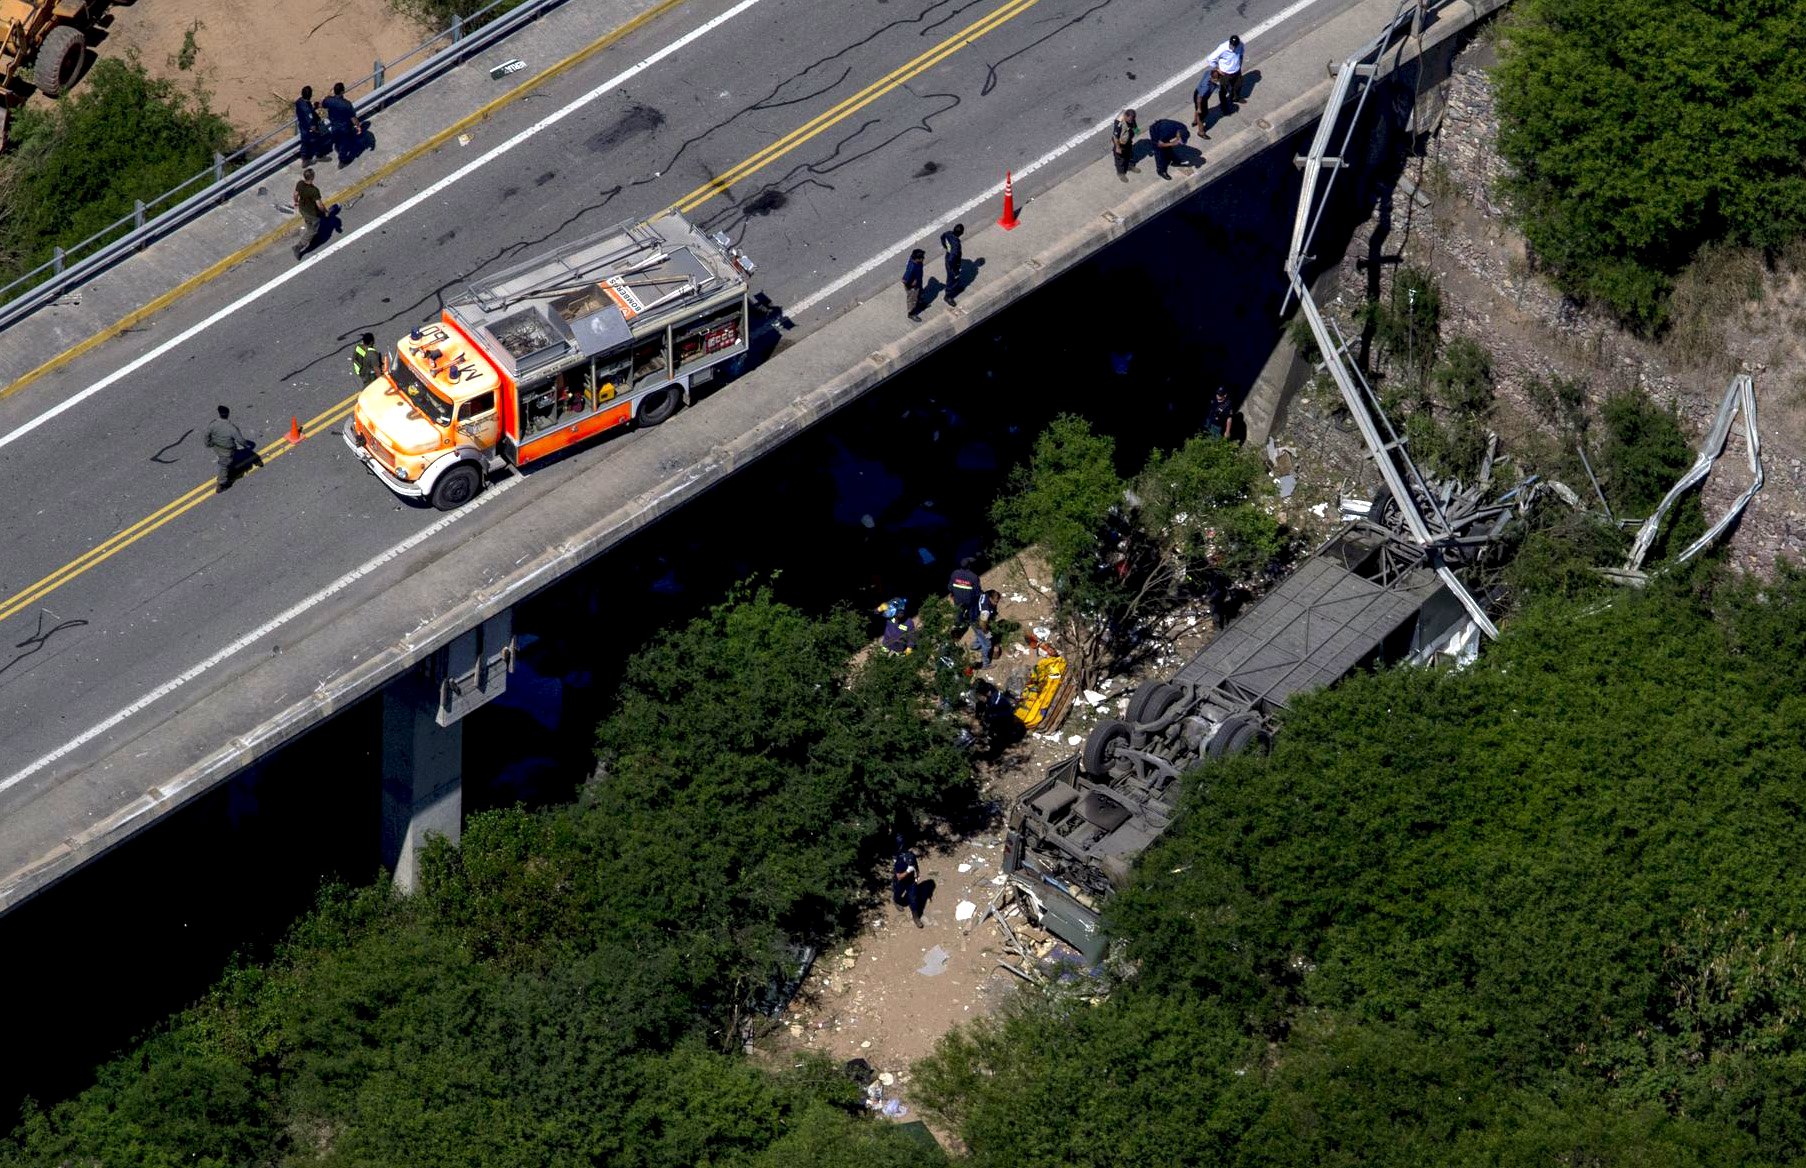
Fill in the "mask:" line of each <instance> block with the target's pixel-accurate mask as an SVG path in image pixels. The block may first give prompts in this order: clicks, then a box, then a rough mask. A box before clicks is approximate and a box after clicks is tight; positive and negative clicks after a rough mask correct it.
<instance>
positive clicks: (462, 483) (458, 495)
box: [433, 462, 483, 511]
mask: <svg viewBox="0 0 1806 1168" xmlns="http://www.w3.org/2000/svg"><path fill="white" fill-rule="evenodd" d="M482 487H483V474H482V472H481V471H479V470H478V469H477V468H476V467H474V466H472V465H470V464H469V463H468V462H466V463H463V464H461V465H459V466H454V467H452V468H451V469H450V470H448V471H446V472H445V473H444V474H442V475H440V476H439V481H438V482H436V483H434V484H433V506H435V507H437V508H438V509H439V510H441V511H456V510H457V509H458V508H460V507H462V506H464V504H466V503H468V502H470V500H471V499H472V498H473V497H475V495H476V493H477V492H478V491H479V490H481V489H482Z"/></svg>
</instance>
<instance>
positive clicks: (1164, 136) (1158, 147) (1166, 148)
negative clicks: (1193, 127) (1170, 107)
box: [1148, 118, 1191, 180]
mask: <svg viewBox="0 0 1806 1168" xmlns="http://www.w3.org/2000/svg"><path fill="white" fill-rule="evenodd" d="M1148 137H1149V138H1151V139H1152V140H1153V142H1154V173H1155V174H1157V175H1159V176H1160V177H1161V178H1164V179H1169V180H1170V179H1171V178H1172V177H1173V176H1172V175H1170V174H1168V173H1167V168H1168V167H1170V166H1173V165H1175V164H1177V165H1179V166H1184V167H1189V166H1190V165H1191V163H1189V162H1179V161H1178V156H1177V155H1176V154H1175V153H1174V151H1176V150H1178V149H1179V147H1181V146H1183V145H1185V143H1186V142H1187V141H1189V140H1190V139H1191V131H1190V130H1187V129H1186V128H1185V126H1184V124H1183V123H1181V122H1175V121H1173V119H1171V118H1161V119H1160V120H1159V121H1157V122H1155V123H1154V124H1153V125H1151V126H1149V127H1148Z"/></svg>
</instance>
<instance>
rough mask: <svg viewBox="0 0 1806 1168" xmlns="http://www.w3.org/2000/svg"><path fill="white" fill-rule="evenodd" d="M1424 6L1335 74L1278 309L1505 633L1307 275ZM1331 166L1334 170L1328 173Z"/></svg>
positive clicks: (1408, 5) (1402, 499)
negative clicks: (1339, 188)
mask: <svg viewBox="0 0 1806 1168" xmlns="http://www.w3.org/2000/svg"><path fill="white" fill-rule="evenodd" d="M1426 11H1427V0H1401V3H1400V4H1399V6H1398V11H1397V12H1395V13H1394V14H1393V16H1392V18H1391V19H1390V20H1389V21H1387V22H1386V26H1385V28H1383V29H1381V30H1380V32H1379V34H1378V35H1377V36H1375V37H1374V38H1373V39H1372V40H1370V41H1368V42H1367V44H1366V45H1364V46H1362V47H1361V48H1359V49H1357V50H1356V51H1355V53H1354V54H1353V55H1352V56H1350V57H1349V58H1348V59H1347V60H1346V61H1344V62H1342V65H1341V67H1340V68H1339V69H1338V70H1337V71H1336V82H1335V85H1334V86H1333V87H1332V88H1331V90H1330V95H1329V101H1328V103H1327V104H1326V105H1325V107H1324V111H1323V116H1322V117H1321V118H1319V119H1318V121H1317V132H1316V134H1315V135H1314V136H1313V137H1312V139H1311V146H1310V151H1309V152H1308V153H1307V154H1305V155H1304V156H1303V157H1301V158H1299V159H1298V160H1297V161H1298V165H1299V167H1300V169H1302V170H1303V172H1304V186H1303V190H1302V191H1300V192H1299V195H1298V212H1297V216H1296V218H1295V219H1294V220H1293V224H1292V242H1291V247H1290V249H1289V250H1288V251H1287V254H1286V279H1287V282H1288V284H1289V287H1288V288H1287V291H1286V299H1285V303H1284V304H1283V305H1281V308H1280V311H1281V312H1282V313H1283V312H1284V311H1285V309H1286V308H1289V307H1290V306H1291V299H1292V297H1293V296H1297V297H1298V306H1299V308H1300V310H1301V311H1303V313H1304V317H1305V320H1306V321H1307V322H1308V323H1309V324H1310V328H1311V335H1312V336H1313V337H1314V338H1316V341H1317V347H1318V348H1319V349H1321V350H1322V352H1323V359H1324V364H1325V367H1326V369H1327V371H1328V373H1329V375H1330V378H1331V379H1332V380H1333V381H1335V383H1336V388H1337V389H1338V390H1339V391H1340V392H1341V394H1342V401H1343V403H1344V404H1345V405H1346V406H1347V407H1348V413H1349V416H1350V417H1352V418H1353V419H1354V423H1355V426H1356V428H1358V429H1359V430H1360V432H1361V438H1362V440H1363V441H1365V442H1366V443H1367V449H1368V451H1369V452H1370V454H1371V455H1372V457H1373V461H1374V465H1376V466H1378V467H1379V471H1380V477H1381V478H1382V479H1384V480H1385V483H1386V489H1387V490H1388V491H1390V492H1391V495H1392V499H1393V502H1394V504H1396V506H1397V507H1398V511H1399V516H1400V518H1401V519H1402V520H1403V521H1404V524H1405V529H1406V531H1407V533H1408V534H1409V536H1410V538H1411V540H1412V541H1413V542H1415V543H1416V544H1417V545H1418V546H1420V547H1421V548H1423V549H1424V555H1425V556H1426V558H1427V560H1428V562H1429V564H1430V565H1431V566H1432V567H1433V568H1434V569H1435V571H1436V575H1437V576H1438V577H1440V578H1441V580H1442V582H1443V583H1444V584H1445V585H1447V586H1448V589H1449V592H1450V593H1451V594H1453V595H1454V597H1455V598H1456V599H1457V600H1458V601H1460V602H1461V606H1462V607H1463V608H1464V609H1466V610H1467V614H1468V616H1469V617H1471V618H1473V621H1474V624H1475V625H1477V626H1479V628H1480V630H1481V631H1482V632H1484V633H1485V634H1486V635H1487V636H1488V637H1494V638H1496V637H1497V636H1498V635H1499V630H1498V627H1497V626H1495V625H1494V624H1493V622H1492V619H1491V618H1490V617H1488V616H1487V614H1486V610H1485V609H1484V608H1483V607H1481V605H1480V602H1479V601H1478V600H1476V599H1475V598H1474V596H1473V594H1472V593H1471V592H1469V591H1468V589H1467V586H1466V585H1465V584H1463V583H1462V581H1461V578H1460V577H1459V576H1457V575H1456V574H1455V571H1454V569H1453V568H1452V567H1451V566H1450V564H1449V560H1450V558H1453V559H1454V560H1455V561H1456V562H1457V563H1459V562H1463V561H1464V560H1465V558H1466V556H1465V549H1464V548H1463V546H1462V544H1461V543H1460V542H1458V538H1459V535H1460V533H1459V532H1457V531H1456V530H1455V528H1454V527H1453V526H1451V525H1450V523H1449V520H1448V517H1447V515H1445V514H1444V512H1443V506H1442V501H1441V499H1440V498H1439V497H1438V494H1437V492H1435V491H1433V490H1431V489H1430V487H1429V485H1428V484H1427V483H1426V482H1425V481H1424V477H1423V475H1422V474H1421V473H1420V472H1419V471H1418V469H1417V465H1416V464H1415V463H1413V462H1412V461H1411V455H1410V453H1409V451H1408V450H1407V449H1406V447H1405V440H1404V438H1403V437H1401V436H1400V435H1399V433H1398V431H1397V430H1395V429H1394V428H1393V426H1392V423H1391V422H1390V421H1388V420H1387V418H1386V412H1385V410H1383V409H1382V408H1381V407H1380V403H1379V399H1378V397H1377V396H1376V395H1375V394H1374V392H1373V386H1372V385H1370V384H1368V381H1367V379H1366V377H1364V376H1363V375H1362V374H1361V371H1360V369H1359V368H1358V367H1356V366H1355V365H1354V364H1352V363H1351V362H1349V361H1348V360H1347V356H1348V349H1349V343H1348V340H1347V338H1345V337H1344V336H1343V335H1342V331H1341V329H1339V328H1337V327H1336V324H1335V322H1334V321H1331V320H1328V319H1326V318H1325V317H1324V315H1323V313H1322V312H1321V311H1320V310H1319V309H1318V308H1317V304H1316V302H1315V301H1313V300H1312V299H1311V292H1310V286H1309V285H1308V284H1306V282H1305V278H1304V265H1305V264H1307V263H1309V262H1310V261H1311V260H1312V259H1314V258H1315V257H1314V256H1313V255H1312V254H1311V252H1310V248H1311V243H1312V240H1313V239H1314V238H1315V236H1316V233H1317V227H1318V225H1319V224H1320V223H1321V221H1322V219H1323V212H1324V209H1325V207H1327V206H1328V203H1329V196H1330V193H1331V191H1332V190H1333V189H1334V188H1335V183H1336V176H1337V174H1339V173H1340V172H1341V170H1342V168H1343V167H1344V165H1346V162H1347V160H1348V158H1349V157H1350V155H1349V145H1350V143H1351V141H1352V139H1353V138H1354V134H1355V130H1356V128H1357V127H1358V126H1359V124H1360V121H1361V113H1362V111H1363V110H1364V109H1365V108H1366V105H1367V98H1368V96H1369V95H1370V94H1371V93H1372V92H1373V78H1374V77H1375V76H1377V75H1378V73H1379V71H1380V64H1381V62H1382V61H1383V60H1384V58H1385V56H1386V54H1387V53H1389V52H1391V51H1392V50H1393V49H1394V47H1396V48H1397V49H1398V51H1399V54H1400V56H1401V57H1402V55H1403V52H1404V45H1405V43H1406V41H1409V40H1417V41H1419V43H1420V44H1421V38H1422V36H1423V24H1424V16H1425V13H1426ZM1401 33H1402V34H1403V35H1400V34H1401ZM1351 92H1352V93H1353V95H1354V101H1353V107H1352V109H1349V108H1348V106H1349V97H1350V94H1351ZM1344 114H1347V117H1346V119H1344V118H1343V115H1344ZM1338 125H1341V126H1342V131H1341V141H1340V143H1339V144H1337V146H1336V148H1335V152H1334V153H1333V154H1332V153H1331V151H1330V140H1331V138H1332V137H1334V136H1335V134H1336V129H1337V126H1338ZM1325 171H1327V172H1328V176H1327V178H1326V177H1325V174H1324V172H1325Z"/></svg>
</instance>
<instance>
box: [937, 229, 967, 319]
mask: <svg viewBox="0 0 1806 1168" xmlns="http://www.w3.org/2000/svg"><path fill="white" fill-rule="evenodd" d="M965 234H966V225H965V224H964V223H955V224H954V225H953V227H952V229H951V230H948V231H943V232H941V253H942V254H941V258H942V259H944V260H946V261H947V307H948V308H955V307H958V302H957V301H955V300H954V299H953V297H954V296H955V295H956V294H957V293H958V292H959V262H960V259H961V256H962V252H961V250H960V243H961V240H962V239H963V238H964V237H965Z"/></svg>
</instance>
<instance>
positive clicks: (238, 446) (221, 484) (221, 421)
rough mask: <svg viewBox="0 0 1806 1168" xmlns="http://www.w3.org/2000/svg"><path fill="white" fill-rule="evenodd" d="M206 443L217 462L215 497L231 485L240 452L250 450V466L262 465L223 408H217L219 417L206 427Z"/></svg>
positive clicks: (227, 410)
mask: <svg viewBox="0 0 1806 1168" xmlns="http://www.w3.org/2000/svg"><path fill="white" fill-rule="evenodd" d="M206 442H207V449H209V450H211V451H213V453H214V457H216V458H217V459H218V460H219V474H218V475H216V476H215V477H214V480H213V493H214V494H216V495H217V494H219V493H220V492H221V491H223V490H225V489H226V488H227V487H229V486H231V485H232V472H233V470H234V469H236V467H237V464H238V455H239V452H240V451H242V450H250V451H251V462H252V464H253V465H256V466H262V465H263V459H262V458H260V457H259V456H258V454H257V451H256V450H254V449H252V447H251V443H250V441H249V440H248V439H246V438H245V434H244V431H243V430H240V429H239V428H238V425H237V423H235V422H233V421H232V411H231V410H229V409H227V408H226V407H225V406H221V407H219V417H218V418H216V419H215V420H214V422H213V425H211V426H208V427H207V438H206Z"/></svg>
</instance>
